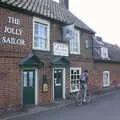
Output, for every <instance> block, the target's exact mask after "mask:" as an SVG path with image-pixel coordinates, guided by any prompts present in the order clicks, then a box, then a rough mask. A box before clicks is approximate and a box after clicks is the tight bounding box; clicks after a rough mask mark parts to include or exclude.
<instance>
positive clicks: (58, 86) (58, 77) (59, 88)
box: [54, 69, 63, 100]
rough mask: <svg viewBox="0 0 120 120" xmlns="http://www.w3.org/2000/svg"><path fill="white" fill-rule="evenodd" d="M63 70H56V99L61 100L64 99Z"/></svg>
mask: <svg viewBox="0 0 120 120" xmlns="http://www.w3.org/2000/svg"><path fill="white" fill-rule="evenodd" d="M62 83H63V70H62V69H54V99H55V100H59V99H62V95H63V92H62V90H63V88H62V86H63V85H62Z"/></svg>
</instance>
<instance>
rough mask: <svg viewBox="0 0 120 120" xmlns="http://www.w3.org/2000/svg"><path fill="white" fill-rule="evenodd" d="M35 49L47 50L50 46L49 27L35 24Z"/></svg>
mask: <svg viewBox="0 0 120 120" xmlns="http://www.w3.org/2000/svg"><path fill="white" fill-rule="evenodd" d="M34 29H35V30H34V47H36V48H40V49H45V48H47V45H48V39H47V37H48V33H47V29H48V26H47V25H45V24H40V23H35V24H34Z"/></svg>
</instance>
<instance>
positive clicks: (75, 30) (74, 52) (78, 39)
mask: <svg viewBox="0 0 120 120" xmlns="http://www.w3.org/2000/svg"><path fill="white" fill-rule="evenodd" d="M74 32H75V33H77V34H78V38H77V42H78V44H77V45H78V46H77V47H78V51H77V52H76V51H71V44H70V54H80V30H78V29H74Z"/></svg>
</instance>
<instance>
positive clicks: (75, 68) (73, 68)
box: [70, 67, 82, 92]
mask: <svg viewBox="0 0 120 120" xmlns="http://www.w3.org/2000/svg"><path fill="white" fill-rule="evenodd" d="M71 70H79V76H80V75H81V73H82V68H81V67H70V92H76V91H79V89H74V90H73V89H72V87H71Z"/></svg>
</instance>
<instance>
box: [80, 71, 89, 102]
mask: <svg viewBox="0 0 120 120" xmlns="http://www.w3.org/2000/svg"><path fill="white" fill-rule="evenodd" d="M80 86H81V87H82V88H83V87H84V96H83V102H86V95H87V89H88V71H87V70H84V72H83V73H82V74H81V77H80Z"/></svg>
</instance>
